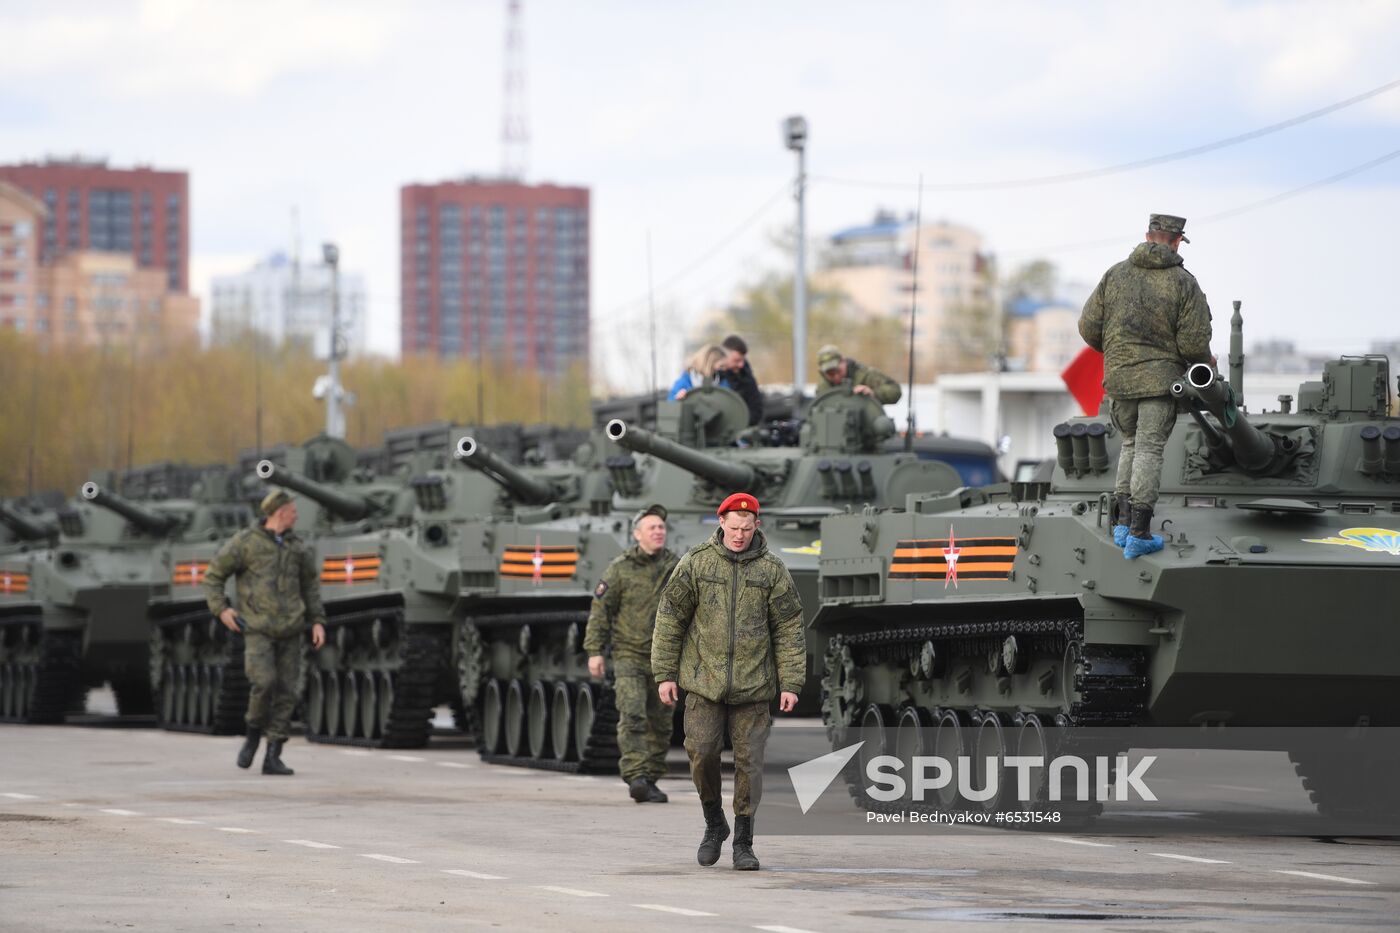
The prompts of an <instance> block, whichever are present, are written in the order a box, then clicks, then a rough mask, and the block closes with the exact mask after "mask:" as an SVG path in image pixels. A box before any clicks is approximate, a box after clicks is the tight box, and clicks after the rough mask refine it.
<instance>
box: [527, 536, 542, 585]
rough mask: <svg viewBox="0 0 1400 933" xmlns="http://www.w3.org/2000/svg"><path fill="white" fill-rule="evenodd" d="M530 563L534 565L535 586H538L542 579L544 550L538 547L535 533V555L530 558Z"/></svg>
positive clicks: (538, 538)
mask: <svg viewBox="0 0 1400 933" xmlns="http://www.w3.org/2000/svg"><path fill="white" fill-rule="evenodd" d="M530 563H531V564H533V565H534V567H535V586H539V585H540V581H541V580H543V579H544V551H543V550H542V549H541V548H540V536H539V535H535V556H534V557H532V558H530Z"/></svg>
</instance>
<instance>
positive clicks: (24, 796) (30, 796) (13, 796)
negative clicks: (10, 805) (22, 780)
mask: <svg viewBox="0 0 1400 933" xmlns="http://www.w3.org/2000/svg"><path fill="white" fill-rule="evenodd" d="M0 797H9V798H10V799H11V800H38V799H39V798H38V797H36V796H35V795H34V794H15V793H9V794H0Z"/></svg>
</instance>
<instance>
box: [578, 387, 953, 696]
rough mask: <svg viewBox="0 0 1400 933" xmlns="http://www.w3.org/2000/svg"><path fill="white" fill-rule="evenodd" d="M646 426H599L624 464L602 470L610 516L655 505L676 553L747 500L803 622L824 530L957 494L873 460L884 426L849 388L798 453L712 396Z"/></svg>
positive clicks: (831, 395)
mask: <svg viewBox="0 0 1400 933" xmlns="http://www.w3.org/2000/svg"><path fill="white" fill-rule="evenodd" d="M657 420H658V424H657V429H656V430H655V431H649V430H647V429H645V428H643V427H641V426H639V425H634V424H628V423H626V422H624V421H621V420H614V421H611V422H609V423H608V425H607V428H606V431H607V435H608V437H609V438H610V439H611V440H612V441H613V442H614V443H616V444H617V445H618V446H619V447H621V448H623V449H624V450H625V451H628V452H629V454H628V455H623V456H619V457H615V458H612V459H610V460H609V461H608V464H609V467H610V469H611V471H612V474H613V483H614V486H615V487H616V489H617V498H616V506H617V508H618V509H619V510H620V511H623V512H629V511H635V510H636V509H639V508H642V507H643V506H645V505H647V504H649V503H651V502H660V503H662V504H664V505H665V506H666V507H667V508H668V509H669V510H670V511H671V516H670V520H669V521H670V525H671V527H672V528H673V529H674V530H675V531H676V532H677V538H678V540H680V541H682V542H684V545H683V547H682V548H673V550H676V551H677V553H683V551H684V548H685V547H689V546H691V545H693V544H695V543H697V542H699V541H702V540H704V539H705V538H707V537H709V536H710V535H712V534H714V531H715V528H716V527H717V520H716V518H715V508H716V507H718V505H719V503H720V502H721V501H722V500H723V499H724V497H725V496H727V495H729V494H730V493H732V492H737V491H740V490H742V491H745V492H750V493H752V494H753V495H754V496H756V497H757V498H758V500H759V502H760V503H762V514H761V515H760V519H761V523H762V524H761V528H762V530H763V534H764V536H765V538H766V539H767V542H768V547H769V548H770V549H771V550H772V552H773V553H774V554H776V555H778V556H779V557H780V558H781V559H782V561H783V563H785V564H786V565H787V567H788V570H789V571H790V572H791V573H792V577H793V580H794V582H795V583H796V584H797V589H798V592H799V594H800V595H801V597H802V606H803V615H804V619H805V620H807V621H809V622H810V620H811V618H812V616H813V615H814V614H815V612H816V609H817V561H818V558H819V556H820V555H821V554H822V553H823V547H824V544H823V539H822V533H821V531H820V524H821V520H822V519H823V518H825V517H826V516H828V515H835V514H840V513H843V512H847V511H849V510H852V509H860V508H864V507H867V506H870V507H880V506H884V505H888V504H894V503H902V502H904V501H905V498H906V497H907V496H908V495H909V494H911V493H914V492H929V491H934V490H939V491H949V490H952V489H955V488H957V487H958V486H960V485H961V481H960V479H959V476H958V473H957V471H956V470H954V469H953V468H952V467H950V466H948V465H947V464H944V463H941V462H938V461H936V460H926V459H921V458H920V457H919V456H918V455H917V454H915V453H906V452H903V451H900V452H889V451H886V450H884V449H883V445H884V444H885V442H886V441H888V440H889V439H890V438H892V437H893V436H894V433H895V427H894V423H893V422H892V421H891V420H890V418H889V417H887V416H886V415H885V413H884V410H883V408H881V406H880V405H879V403H877V402H876V401H875V400H874V399H872V398H870V397H869V396H863V395H856V394H853V393H852V392H851V391H850V390H849V389H848V388H842V389H834V390H831V391H828V392H826V393H824V394H822V395H819V396H818V397H817V398H816V399H815V400H814V401H813V402H812V404H811V405H810V407H809V408H808V410H807V412H806V414H805V417H804V419H803V422H802V425H801V428H800V433H799V438H798V440H799V446H797V447H792V446H767V445H765V444H764V441H765V440H768V439H771V432H767V431H763V430H760V429H746V428H745V425H746V424H747V409H746V408H745V406H744V403H743V401H742V400H741V399H740V398H739V397H738V395H736V394H734V393H733V392H730V391H729V390H728V389H723V388H715V387H706V388H701V389H697V390H694V391H692V392H691V393H690V394H688V395H687V396H686V398H685V399H684V400H683V401H679V402H662V403H660V405H659V407H658V415H657ZM740 444H742V445H746V446H736V445H740ZM631 454H638V455H640V456H637V457H634V456H631ZM808 633H809V636H808V640H807V654H808V665H807V685H806V687H805V688H804V689H803V691H802V694H801V696H800V698H799V706H798V710H799V712H802V713H805V714H807V715H812V714H815V713H816V712H817V711H818V709H819V703H820V683H821V676H822V665H823V662H824V659H825V656H826V637H825V635H822V634H820V633H817V632H815V631H813V630H811V629H810V628H809V629H808Z"/></svg>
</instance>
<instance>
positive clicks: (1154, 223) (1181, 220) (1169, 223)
mask: <svg viewBox="0 0 1400 933" xmlns="http://www.w3.org/2000/svg"><path fill="white" fill-rule="evenodd" d="M1147 229H1148V230H1156V231H1158V232H1160V233H1167V234H1170V235H1172V236H1179V237H1181V242H1183V243H1190V242H1191V241H1190V240H1188V239H1187V238H1186V218H1185V217H1175V216H1173V215H1171V214H1153V215H1152V216H1151V217H1148V218H1147Z"/></svg>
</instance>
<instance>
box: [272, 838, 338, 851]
mask: <svg viewBox="0 0 1400 933" xmlns="http://www.w3.org/2000/svg"><path fill="white" fill-rule="evenodd" d="M282 841H283V842H289V843H291V844H292V845H294V846H306V847H307V848H308V849H339V848H340V846H333V845H331V844H330V843H329V842H313V841H312V840H310V839H283V840H282Z"/></svg>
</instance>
